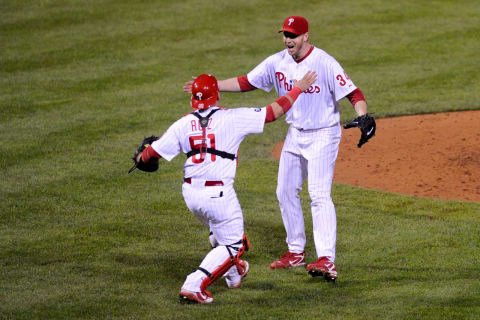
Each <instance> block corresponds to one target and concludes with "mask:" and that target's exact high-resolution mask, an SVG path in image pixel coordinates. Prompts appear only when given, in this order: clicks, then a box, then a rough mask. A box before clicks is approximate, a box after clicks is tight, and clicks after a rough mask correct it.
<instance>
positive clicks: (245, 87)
mask: <svg viewBox="0 0 480 320" xmlns="http://www.w3.org/2000/svg"><path fill="white" fill-rule="evenodd" d="M237 80H238V84H239V85H240V91H242V92H246V91H252V90H255V89H257V88H256V87H254V86H252V84H251V83H250V82H249V81H248V78H247V76H246V75H243V76H239V77H237Z"/></svg>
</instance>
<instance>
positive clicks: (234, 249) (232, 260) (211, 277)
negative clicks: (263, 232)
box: [198, 235, 250, 290]
mask: <svg viewBox="0 0 480 320" xmlns="http://www.w3.org/2000/svg"><path fill="white" fill-rule="evenodd" d="M220 247H225V249H226V250H227V251H228V255H229V256H230V257H229V258H228V259H227V260H225V261H224V262H223V263H222V264H221V265H220V266H219V267H218V268H217V269H215V270H213V272H211V273H210V272H209V271H208V270H206V269H204V268H202V267H199V268H198V270H200V271H202V272H203V273H205V274H206V275H207V277H206V278H205V279H204V280H203V281H202V284H201V285H200V288H201V289H202V290H206V289H207V288H208V286H210V285H211V284H212V283H214V282H215V281H217V280H218V279H219V278H220V277H221V276H223V275H224V274H225V273H226V272H227V271H228V270H230V268H231V267H233V266H236V267H237V269H238V271H239V273H241V274H242V273H243V272H244V270H243V267H242V266H241V265H240V263H239V260H240V257H241V256H242V255H243V254H244V253H245V251H248V249H249V248H250V241H249V240H248V238H247V236H246V235H243V237H242V240H240V241H238V242H236V243H234V244H231V245H226V246H220Z"/></svg>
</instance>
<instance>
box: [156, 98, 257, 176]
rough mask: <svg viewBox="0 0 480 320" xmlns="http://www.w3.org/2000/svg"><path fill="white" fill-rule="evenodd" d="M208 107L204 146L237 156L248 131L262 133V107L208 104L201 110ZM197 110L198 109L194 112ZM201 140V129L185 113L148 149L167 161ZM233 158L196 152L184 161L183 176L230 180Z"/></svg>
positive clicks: (196, 119)
mask: <svg viewBox="0 0 480 320" xmlns="http://www.w3.org/2000/svg"><path fill="white" fill-rule="evenodd" d="M212 109H220V110H219V111H217V112H215V113H214V114H213V115H212V116H211V117H210V121H209V123H208V127H207V130H206V144H207V147H208V148H213V149H217V150H219V151H225V152H228V153H231V154H234V155H237V153H238V148H239V147H240V143H241V142H242V141H243V139H244V138H245V137H246V136H247V135H248V134H251V133H262V132H263V127H264V125H265V115H266V108H236V109H224V108H218V107H211V108H209V109H207V110H205V111H204V112H202V113H201V115H202V116H206V115H208V114H209V113H210V111H211V110H212ZM196 112H198V111H196ZM201 142H202V128H201V127H200V122H199V120H198V118H197V117H195V116H194V115H193V114H188V115H186V116H184V117H183V118H181V119H179V120H177V121H176V122H174V123H173V124H172V125H171V126H170V128H168V130H167V131H166V132H165V133H164V134H163V136H162V137H161V138H160V139H159V140H157V141H155V142H154V143H152V148H153V149H154V150H155V151H156V152H157V153H158V154H159V155H161V156H162V158H164V159H166V160H167V161H171V160H172V159H173V158H174V157H175V156H176V155H178V154H179V153H180V152H183V153H187V152H189V151H191V150H192V148H193V147H195V146H197V147H198V146H199V145H200V144H201ZM236 168H237V161H236V160H230V159H225V158H222V157H220V156H218V155H214V154H210V153H207V154H206V155H205V159H203V160H202V159H201V157H200V154H197V155H193V156H191V157H189V158H187V160H186V161H185V166H184V177H188V178H196V179H205V180H233V179H234V178H235V173H236Z"/></svg>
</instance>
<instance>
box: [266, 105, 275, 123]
mask: <svg viewBox="0 0 480 320" xmlns="http://www.w3.org/2000/svg"><path fill="white" fill-rule="evenodd" d="M276 119H277V118H275V114H274V113H273V108H272V105H271V104H269V105H268V106H267V112H266V114H265V123H269V122H272V121H275V120H276Z"/></svg>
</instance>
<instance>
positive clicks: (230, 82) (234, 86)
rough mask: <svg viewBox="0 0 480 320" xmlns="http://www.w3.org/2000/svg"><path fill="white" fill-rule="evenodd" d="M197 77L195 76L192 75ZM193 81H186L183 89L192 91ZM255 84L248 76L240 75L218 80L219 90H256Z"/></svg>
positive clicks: (188, 91)
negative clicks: (252, 83) (251, 82)
mask: <svg viewBox="0 0 480 320" xmlns="http://www.w3.org/2000/svg"><path fill="white" fill-rule="evenodd" d="M192 78H193V79H195V77H192ZM192 85H193V81H187V82H185V84H184V86H183V91H184V92H187V93H192ZM255 89H257V88H255V87H254V86H252V85H251V84H250V82H248V78H247V76H245V75H243V76H239V77H235V78H229V79H225V80H218V91H222V92H246V91H251V90H255Z"/></svg>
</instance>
